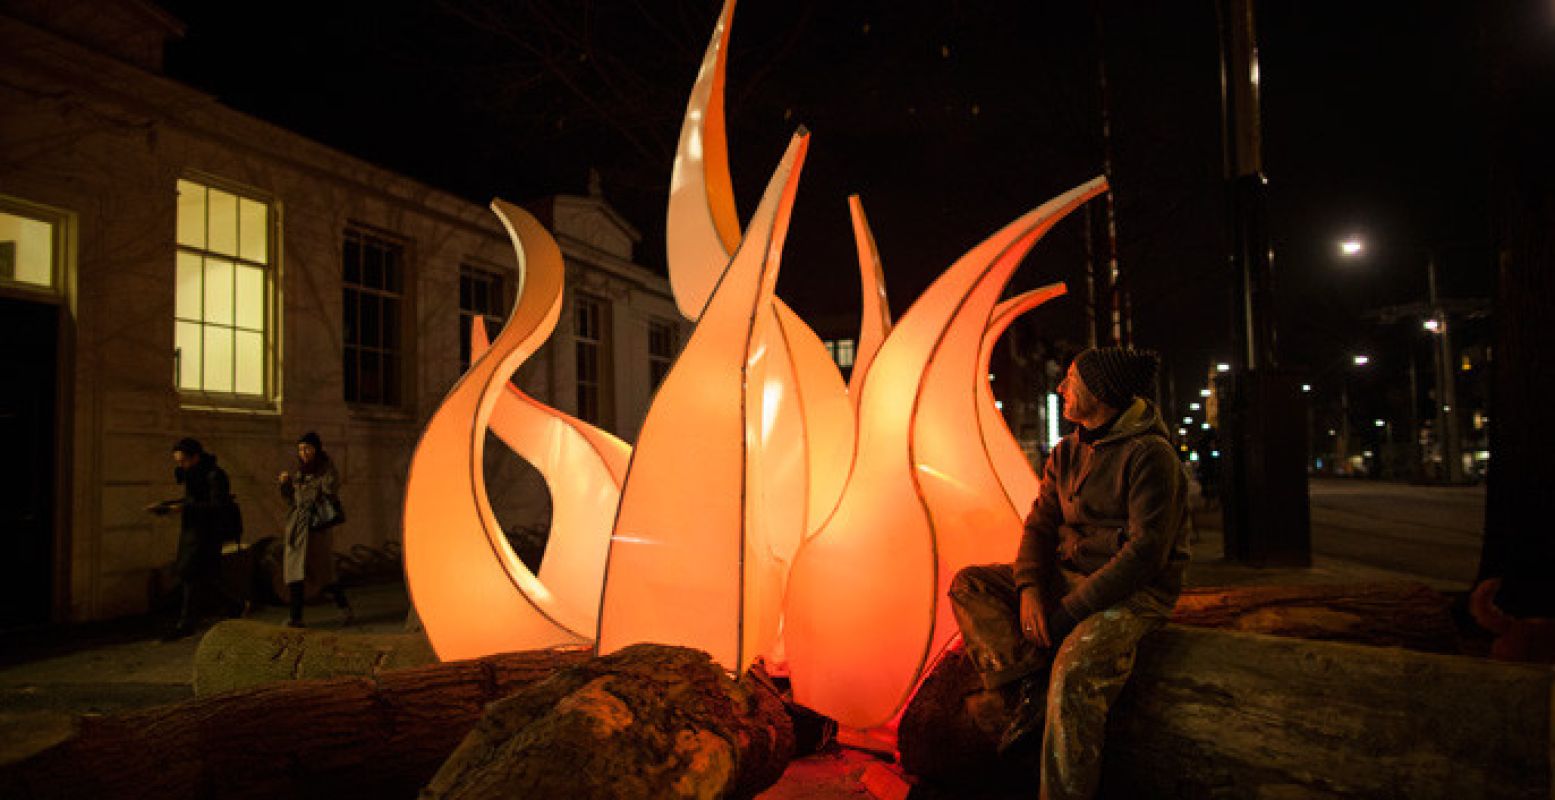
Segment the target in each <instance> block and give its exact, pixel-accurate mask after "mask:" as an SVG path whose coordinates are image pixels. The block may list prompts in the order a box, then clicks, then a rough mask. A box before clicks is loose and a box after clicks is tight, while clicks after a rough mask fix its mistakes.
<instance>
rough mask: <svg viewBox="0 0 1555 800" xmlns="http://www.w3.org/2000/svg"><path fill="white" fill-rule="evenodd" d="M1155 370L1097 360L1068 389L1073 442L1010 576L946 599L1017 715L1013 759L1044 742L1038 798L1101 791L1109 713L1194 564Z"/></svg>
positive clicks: (1085, 364)
mask: <svg viewBox="0 0 1555 800" xmlns="http://www.w3.org/2000/svg"><path fill="white" fill-rule="evenodd" d="M1157 364H1158V359H1157V357H1156V356H1155V354H1153V353H1149V352H1143V351H1137V350H1132V349H1127V348H1118V347H1108V348H1091V349H1089V350H1086V351H1084V352H1082V353H1080V354H1079V355H1078V356H1076V357H1075V360H1074V362H1073V363H1072V364H1071V365H1070V367H1069V373H1068V375H1067V376H1066V377H1065V378H1064V380H1063V382H1062V383H1060V384H1059V386H1058V391H1059V394H1060V395H1062V397H1063V399H1064V412H1063V413H1064V417H1065V418H1066V419H1068V420H1069V421H1071V422H1073V423H1075V424H1076V425H1077V426H1078V427H1077V428H1076V430H1075V431H1074V432H1073V433H1071V434H1069V435H1068V436H1066V437H1064V439H1063V440H1062V441H1061V442H1059V444H1058V446H1057V447H1056V448H1054V450H1053V452H1052V454H1050V455H1049V456H1048V459H1047V464H1046V466H1045V467H1044V469H1043V475H1042V486H1041V490H1040V491H1039V493H1038V496H1037V500H1036V502H1035V503H1034V504H1033V505H1032V509H1031V513H1030V514H1029V515H1028V516H1027V517H1026V527H1025V532H1024V534H1023V535H1022V537H1021V543H1020V549H1019V552H1018V553H1017V555H1016V558H1015V563H1014V564H994V565H987V566H974V567H968V568H966V569H964V570H962V571H961V572H960V573H958V574H957V575H956V577H955V579H954V580H953V581H952V583H951V587H950V599H951V604H952V608H953V610H954V611H955V615H956V622H957V623H958V624H959V626H960V628H961V633H962V638H963V640H964V641H965V644H966V649H967V654H968V655H969V656H970V658H971V659H972V662H973V664H974V665H975V666H976V667H977V669H978V672H979V674H980V676H981V677H982V681H983V685H984V687H985V688H986V689H988V690H989V691H990V692H992V693H996V694H997V695H998V696H999V698H1000V699H1001V700H1002V701H1003V702H1004V703H1005V705H1006V708H1007V709H1009V710H1010V711H1011V713H1012V717H1013V719H1012V721H1011V722H1010V723H1009V727H1008V728H1007V729H1006V730H1005V732H1004V736H1003V738H1002V739H1001V741H1000V752H1001V753H1003V752H1008V751H1010V750H1011V749H1012V748H1015V747H1016V746H1017V745H1020V744H1021V743H1023V742H1024V741H1026V740H1028V739H1029V738H1030V736H1031V735H1032V734H1035V733H1036V732H1038V731H1042V752H1041V777H1040V784H1041V796H1042V797H1043V798H1054V799H1056V798H1083V797H1091V796H1093V795H1094V794H1095V793H1096V788H1097V784H1098V782H1099V780H1100V776H1101V747H1102V742H1103V738H1104V735H1105V727H1106V722H1107V711H1108V709H1109V707H1110V706H1111V705H1112V702H1113V701H1114V700H1115V699H1116V698H1117V696H1118V692H1119V691H1120V690H1121V689H1122V688H1123V684H1124V682H1125V681H1127V680H1128V676H1129V673H1130V672H1131V671H1132V669H1133V665H1134V655H1135V651H1136V649H1137V645H1138V643H1139V640H1140V639H1141V638H1142V637H1144V635H1145V634H1147V633H1149V632H1150V631H1152V630H1155V629H1156V628H1158V627H1160V626H1161V625H1162V624H1163V623H1165V621H1166V618H1167V617H1168V616H1169V615H1170V613H1171V610H1172V606H1173V605H1174V604H1175V603H1176V601H1177V596H1178V594H1179V593H1180V592H1181V590H1182V580H1183V571H1184V568H1185V567H1186V565H1187V561H1188V530H1189V521H1188V504H1187V493H1188V490H1187V482H1186V480H1185V478H1184V476H1183V473H1182V468H1181V466H1180V464H1179V463H1178V460H1177V454H1176V452H1175V451H1174V450H1173V448H1172V445H1171V443H1170V439H1169V438H1168V434H1167V428H1166V425H1165V423H1164V422H1163V421H1162V419H1161V415H1160V412H1159V411H1158V410H1157V409H1156V407H1155V404H1154V403H1153V402H1151V401H1150V400H1147V399H1145V398H1147V397H1149V396H1152V395H1153V394H1154V393H1155V391H1154V385H1155V372H1156V366H1157Z"/></svg>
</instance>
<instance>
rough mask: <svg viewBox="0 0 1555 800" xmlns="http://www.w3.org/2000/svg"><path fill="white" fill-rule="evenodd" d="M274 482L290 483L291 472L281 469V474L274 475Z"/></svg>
mask: <svg viewBox="0 0 1555 800" xmlns="http://www.w3.org/2000/svg"><path fill="white" fill-rule="evenodd" d="M275 482H276V483H283V484H284V483H291V482H292V474H291V473H290V472H284V471H283V472H282V473H281V474H279V475H277V476H275Z"/></svg>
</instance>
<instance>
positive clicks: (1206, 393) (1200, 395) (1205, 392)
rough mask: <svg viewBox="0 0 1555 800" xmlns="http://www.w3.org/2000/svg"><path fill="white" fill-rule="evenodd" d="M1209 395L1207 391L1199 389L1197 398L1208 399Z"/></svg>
mask: <svg viewBox="0 0 1555 800" xmlns="http://www.w3.org/2000/svg"><path fill="white" fill-rule="evenodd" d="M1209 395H1210V391H1209V390H1208V389H1200V390H1199V397H1209Z"/></svg>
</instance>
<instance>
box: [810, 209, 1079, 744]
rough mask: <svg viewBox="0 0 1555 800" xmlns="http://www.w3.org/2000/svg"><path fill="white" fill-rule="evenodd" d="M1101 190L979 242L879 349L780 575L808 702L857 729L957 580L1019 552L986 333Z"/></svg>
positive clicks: (932, 631)
mask: <svg viewBox="0 0 1555 800" xmlns="http://www.w3.org/2000/svg"><path fill="white" fill-rule="evenodd" d="M1104 186H1105V182H1104V181H1103V180H1101V179H1096V180H1093V181H1091V182H1089V183H1086V184H1084V185H1082V186H1080V187H1077V188H1075V189H1072V190H1070V191H1069V192H1067V193H1065V194H1063V195H1061V196H1059V197H1057V198H1055V199H1053V200H1051V201H1049V202H1048V203H1046V204H1044V205H1042V206H1041V207H1040V208H1037V209H1035V210H1034V211H1031V212H1029V213H1027V214H1026V215H1025V216H1023V217H1021V218H1020V219H1018V220H1016V221H1015V222H1013V223H1011V224H1009V225H1008V226H1006V227H1005V228H1004V229H1003V230H1001V231H999V232H998V233H996V234H994V235H993V236H992V237H990V238H989V239H988V240H986V241H984V242H983V243H982V244H980V245H978V246H977V247H975V248H973V249H972V250H971V251H970V252H968V253H967V254H966V255H965V256H963V257H962V258H961V259H960V260H959V261H957V262H956V264H955V265H953V266H952V267H951V268H950V269H948V270H946V272H945V273H944V274H943V275H941V276H940V278H939V279H937V280H936V281H935V282H934V284H933V285H931V286H930V287H929V288H928V289H927V290H926V291H925V292H924V294H923V296H922V297H921V298H919V300H918V301H917V302H916V303H914V304H913V306H912V308H911V309H910V310H909V311H908V312H907V314H906V315H905V316H904V317H903V318H902V320H901V322H900V324H898V325H897V326H896V328H895V330H893V331H892V333H891V335H890V337H889V338H888V339H887V340H886V342H885V344H884V345H882V347H881V348H880V352H879V354H878V355H877V356H876V358H875V362H874V365H873V366H871V368H870V373H869V375H868V377H867V378H866V381H865V384H864V387H863V392H862V396H861V397H860V416H859V425H860V430H859V444H858V456H857V459H856V461H855V464H854V468H853V472H852V475H851V476H850V477H849V478H848V485H847V487H846V488H845V489H844V491H843V497H842V501H841V503H839V505H838V507H837V510H836V512H835V513H834V514H833V515H832V517H831V519H829V520H828V521H827V523H826V525H825V526H824V528H823V529H822V530H821V531H820V532H819V533H818V534H817V535H816V536H814V537H813V538H811V539H810V540H809V541H807V542H806V543H805V545H804V546H803V547H802V548H801V549H800V551H799V556H798V558H797V559H796V561H795V564H794V569H793V572H792V573H791V574H790V576H789V590H788V600H787V613H788V616H787V625H786V632H785V635H786V642H787V646H788V656H789V664H790V667H791V670H792V673H793V677H794V693H795V699H796V700H797V701H798V702H800V703H802V704H803V705H806V706H808V707H810V708H813V709H815V710H816V711H819V712H821V713H823V714H826V715H827V716H830V717H833V718H834V719H836V720H838V721H839V722H842V723H844V724H847V725H851V726H854V727H859V728H865V727H871V726H875V725H880V724H883V723H885V722H887V721H889V720H890V719H891V718H892V717H893V716H894V715H895V714H896V713H897V712H898V711H899V710H900V708H901V707H902V705H903V704H904V703H905V702H906V700H907V698H908V697H909V696H910V693H911V691H912V690H913V688H914V687H915V686H916V685H917V682H918V680H919V678H920V676H921V672H922V670H923V668H924V665H925V664H926V663H927V662H928V659H929V658H930V657H931V656H932V655H933V654H934V653H936V652H938V651H939V650H941V649H942V648H943V647H944V646H945V644H946V643H948V642H949V640H950V639H951V637H952V636H953V635H954V633H955V623H954V621H953V619H952V617H951V615H950V609H949V603H948V601H946V599H945V592H946V589H947V588H948V585H949V582H950V579H951V577H953V576H954V574H955V572H956V571H957V570H959V569H960V568H962V567H964V566H967V565H969V564H973V563H979V562H991V561H1000V560H1007V559H1009V558H1010V557H1011V556H1012V555H1013V553H1014V549H1015V543H1016V541H1017V538H1018V536H1019V530H1020V520H1019V518H1018V517H1017V516H1016V515H1015V514H1014V513H1013V512H1012V511H1011V508H1010V506H1009V503H1008V500H1007V498H1006V497H1005V495H1004V490H1003V487H1002V486H1001V485H1000V484H999V481H998V478H997V476H995V475H994V473H993V468H992V466H991V465H990V463H989V458H988V454H987V452H986V451H985V450H984V448H983V446H982V435H981V432H980V430H978V429H977V427H976V426H977V401H976V386H977V383H978V381H979V378H980V376H979V375H978V372H977V370H978V369H979V367H980V363H979V360H978V357H979V351H980V345H981V342H982V334H983V331H984V330H986V328H987V325H988V321H989V316H990V315H991V313H992V310H993V307H994V305H995V303H996V302H997V300H998V295H999V292H1000V291H1001V290H1002V289H1003V287H1004V284H1005V282H1006V281H1007V280H1008V279H1009V276H1010V274H1011V273H1012V272H1013V271H1014V269H1015V267H1016V266H1018V264H1019V262H1020V260H1021V258H1022V257H1024V255H1025V253H1026V251H1027V250H1028V249H1029V248H1030V247H1031V246H1032V245H1033V244H1034V243H1035V242H1036V240H1037V239H1038V238H1039V237H1040V236H1041V235H1042V234H1043V233H1045V232H1046V231H1047V230H1048V229H1049V228H1050V227H1051V226H1052V225H1053V224H1054V223H1055V222H1056V221H1057V220H1059V219H1061V218H1062V217H1063V216H1064V215H1065V214H1067V213H1069V212H1070V211H1072V210H1073V209H1074V208H1077V207H1078V206H1079V205H1080V204H1081V203H1083V202H1085V201H1086V200H1087V199H1089V198H1091V197H1094V196H1095V195H1096V194H1098V193H1100V192H1101V191H1102V190H1103V188H1104ZM985 374H986V373H985Z"/></svg>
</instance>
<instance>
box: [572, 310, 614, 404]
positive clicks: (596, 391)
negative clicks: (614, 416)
mask: <svg viewBox="0 0 1555 800" xmlns="http://www.w3.org/2000/svg"><path fill="white" fill-rule="evenodd" d="M572 310H573V329H572V333H573V338H574V340H575V342H576V355H577V363H578V419H581V420H583V421H585V422H591V423H593V424H595V425H599V426H601V427H608V426H609V417H610V390H611V385H610V363H611V362H610V329H609V319H610V315H609V310H610V304H609V303H607V302H605V301H604V300H603V299H601V298H598V297H593V296H591V295H586V294H579V295H576V296H574V297H573V299H572Z"/></svg>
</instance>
